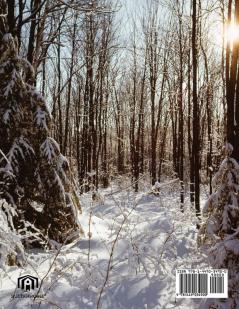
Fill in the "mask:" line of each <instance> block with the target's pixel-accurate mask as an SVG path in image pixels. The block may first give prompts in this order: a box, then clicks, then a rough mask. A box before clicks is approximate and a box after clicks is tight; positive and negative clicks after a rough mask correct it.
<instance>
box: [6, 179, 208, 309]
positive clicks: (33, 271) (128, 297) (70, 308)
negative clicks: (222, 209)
mask: <svg viewBox="0 0 239 309" xmlns="http://www.w3.org/2000/svg"><path fill="white" fill-rule="evenodd" d="M148 190H149V188H147V186H146V185H145V186H144V188H143V190H141V192H140V193H138V194H135V193H133V192H132V189H131V188H130V187H128V188H127V184H125V183H122V184H121V185H119V183H117V184H116V183H115V184H114V185H112V187H110V188H108V189H106V190H101V191H100V195H101V197H99V196H98V198H97V199H96V200H94V201H93V200H92V198H91V196H92V194H90V193H89V194H84V195H82V197H81V202H82V208H83V214H82V216H81V217H80V221H81V223H82V226H83V229H84V231H85V238H82V239H81V240H79V241H78V242H77V243H76V244H75V245H74V246H69V245H68V246H64V247H62V248H61V249H60V250H59V251H58V252H56V251H54V252H53V251H51V252H47V253H46V252H40V251H31V252H28V253H27V263H26V265H25V266H24V268H18V267H16V266H13V267H7V269H6V270H0V308H4V309H5V308H6V309H7V308H9V309H10V308H19V309H24V308H64V309H78V308H79V309H87V308H97V303H98V308H102V309H103V308H105V309H106V308H107V309H121V308H122V309H123V308H124V309H127V308H129V309H140V308H144V309H146V308H147V309H149V308H154V309H155V308H158V309H164V308H165V309H169V308H178V309H179V308H180V309H182V308H185V309H187V308H189V309H190V308H192V309H196V308H198V306H199V303H200V300H196V299H176V298H175V269H176V268H205V267H208V265H207V260H206V258H205V256H203V255H202V254H201V253H200V252H199V250H198V249H197V242H196V236H197V230H196V228H195V215H194V212H193V210H192V209H190V207H189V206H188V205H189V203H188V202H187V201H186V203H185V204H186V209H185V212H184V213H182V212H181V211H180V204H179V193H178V188H177V186H176V185H174V186H173V185H172V186H168V187H164V188H163V189H162V191H161V193H160V195H159V196H154V195H152V194H147V193H146V192H147V191H148ZM25 274H28V275H32V276H35V277H38V278H39V279H40V281H41V280H42V285H41V290H40V291H39V294H45V297H44V299H41V300H40V301H39V299H38V300H35V301H33V300H32V299H29V298H26V299H11V295H13V294H14V293H16V294H17V293H19V290H18V289H17V279H18V277H20V276H21V275H25Z"/></svg>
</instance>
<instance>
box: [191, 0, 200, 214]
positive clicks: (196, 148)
mask: <svg viewBox="0 0 239 309" xmlns="http://www.w3.org/2000/svg"><path fill="white" fill-rule="evenodd" d="M197 48H198V46H197V1H196V0H193V14H192V74H193V143H192V156H193V169H194V186H195V187H194V189H195V209H196V215H197V216H200V176H199V149H200V148H199V135H200V132H199V128H200V126H199V116H198V115H199V110H198V98H197V68H198V63H197V60H198V52H197Z"/></svg>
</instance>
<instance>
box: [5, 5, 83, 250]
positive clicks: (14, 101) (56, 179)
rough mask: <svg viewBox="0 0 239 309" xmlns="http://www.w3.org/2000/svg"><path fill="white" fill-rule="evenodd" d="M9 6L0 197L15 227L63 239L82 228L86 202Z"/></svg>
mask: <svg viewBox="0 0 239 309" xmlns="http://www.w3.org/2000/svg"><path fill="white" fill-rule="evenodd" d="M6 11H7V9H6V3H5V1H2V0H1V1H0V199H3V200H6V202H7V203H8V204H10V205H12V206H14V208H15V213H16V215H15V216H14V218H13V224H14V228H15V229H17V230H21V231H22V232H23V231H24V233H27V232H29V230H30V231H34V230H37V231H40V234H41V241H39V240H38V241H37V244H36V243H35V244H34V245H39V244H40V243H41V242H42V240H43V239H48V238H49V239H52V240H55V241H58V242H61V243H62V242H64V241H66V240H68V239H69V238H70V235H72V233H73V234H75V233H74V232H78V231H79V224H78V222H77V211H78V210H79V209H80V205H79V201H78V198H77V195H76V193H75V190H74V187H73V185H72V182H71V181H70V180H69V164H68V161H67V159H66V158H65V157H64V156H63V155H62V154H61V153H60V150H59V146H58V144H57V143H56V141H55V140H54V139H52V138H51V137H49V128H50V124H51V116H50V113H49V111H48V108H47V104H46V102H45V100H44V98H43V97H42V96H41V95H40V93H38V92H37V91H36V89H35V87H34V86H33V84H34V82H33V81H34V72H33V69H32V67H31V65H30V64H29V63H28V62H27V61H26V60H24V59H22V58H21V57H20V56H19V54H18V46H17V40H16V39H15V38H14V37H13V36H12V34H11V33H8V26H7V23H6V16H7V14H6ZM26 223H27V224H26ZM26 227H27V229H26ZM28 234H29V233H28ZM28 240H29V239H28ZM34 241H36V240H34Z"/></svg>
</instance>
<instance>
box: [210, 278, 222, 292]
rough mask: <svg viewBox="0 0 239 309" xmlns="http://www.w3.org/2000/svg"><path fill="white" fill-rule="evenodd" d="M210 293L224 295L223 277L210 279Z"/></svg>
mask: <svg viewBox="0 0 239 309" xmlns="http://www.w3.org/2000/svg"><path fill="white" fill-rule="evenodd" d="M210 293H224V277H210Z"/></svg>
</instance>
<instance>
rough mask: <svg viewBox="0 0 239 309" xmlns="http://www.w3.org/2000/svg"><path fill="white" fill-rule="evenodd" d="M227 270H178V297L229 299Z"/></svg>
mask: <svg viewBox="0 0 239 309" xmlns="http://www.w3.org/2000/svg"><path fill="white" fill-rule="evenodd" d="M227 282H228V272H227V270H226V269H206V270H201V269H178V270H176V297H188V298H191V297H199V298H201V297H205V298H210V297H217V298H227V293H228V292H227V284H228V283H227Z"/></svg>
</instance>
